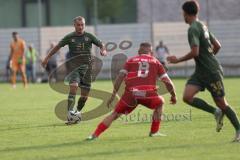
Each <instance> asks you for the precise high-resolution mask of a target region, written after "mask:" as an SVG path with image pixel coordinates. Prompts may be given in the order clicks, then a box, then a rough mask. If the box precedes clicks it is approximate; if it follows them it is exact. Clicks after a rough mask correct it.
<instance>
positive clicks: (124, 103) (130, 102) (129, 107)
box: [114, 91, 164, 114]
mask: <svg viewBox="0 0 240 160" xmlns="http://www.w3.org/2000/svg"><path fill="white" fill-rule="evenodd" d="M163 103H164V99H163V97H162V96H159V95H158V94H157V92H156V91H145V93H144V92H142V93H141V92H140V93H139V94H134V93H133V92H132V91H125V92H124V94H123V95H122V97H121V99H120V100H119V102H118V103H117V105H116V107H115V110H114V111H115V112H117V113H122V114H129V113H131V112H132V111H133V110H134V109H135V108H136V107H137V105H138V104H141V105H144V106H145V107H147V108H149V109H155V108H157V107H159V106H162V105H163Z"/></svg>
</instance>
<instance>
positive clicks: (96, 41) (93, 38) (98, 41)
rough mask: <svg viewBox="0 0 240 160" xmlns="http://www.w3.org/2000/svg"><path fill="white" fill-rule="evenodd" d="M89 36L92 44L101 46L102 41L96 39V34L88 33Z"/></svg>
mask: <svg viewBox="0 0 240 160" xmlns="http://www.w3.org/2000/svg"><path fill="white" fill-rule="evenodd" d="M89 36H90V38H91V40H92V43H93V44H95V45H96V46H98V47H101V46H102V41H101V40H100V39H98V38H97V37H96V36H94V35H92V34H89Z"/></svg>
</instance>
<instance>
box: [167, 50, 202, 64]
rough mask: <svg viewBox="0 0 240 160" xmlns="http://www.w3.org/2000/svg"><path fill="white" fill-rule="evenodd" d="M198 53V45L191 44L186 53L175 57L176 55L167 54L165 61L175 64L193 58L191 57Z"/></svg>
mask: <svg viewBox="0 0 240 160" xmlns="http://www.w3.org/2000/svg"><path fill="white" fill-rule="evenodd" d="M198 54H199V46H193V47H192V48H191V51H190V52H189V53H188V54H186V55H184V56H182V57H180V58H177V57H176V56H168V57H167V61H168V63H173V64H176V63H179V62H183V61H188V60H190V59H193V58H195V57H197V56H198Z"/></svg>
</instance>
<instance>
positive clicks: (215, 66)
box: [167, 0, 240, 142]
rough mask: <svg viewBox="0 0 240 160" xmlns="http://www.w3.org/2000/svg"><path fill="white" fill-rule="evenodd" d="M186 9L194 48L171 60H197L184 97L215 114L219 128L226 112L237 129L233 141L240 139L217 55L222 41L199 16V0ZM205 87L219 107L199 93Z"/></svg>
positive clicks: (191, 2) (184, 6)
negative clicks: (199, 96)
mask: <svg viewBox="0 0 240 160" xmlns="http://www.w3.org/2000/svg"><path fill="white" fill-rule="evenodd" d="M182 10H183V17H184V20H185V22H186V23H187V24H189V25H190V27H189V29H188V42H189V45H190V47H191V51H190V52H189V53H188V54H186V55H184V56H182V57H179V58H177V57H176V56H169V57H167V60H168V62H169V63H173V64H176V63H179V62H183V61H187V60H190V59H194V60H195V63H196V67H195V72H194V74H193V75H192V76H191V77H190V78H189V80H188V81H187V84H186V86H185V91H184V93H183V101H184V102H185V103H187V104H189V105H191V106H193V107H196V108H198V109H201V110H203V111H205V112H208V113H211V114H213V115H214V116H215V119H216V122H217V127H216V131H217V132H219V131H220V130H221V129H222V126H223V117H224V115H226V117H227V118H228V119H229V120H230V122H231V123H232V125H233V127H234V128H235V130H236V135H235V137H234V139H233V142H240V124H239V120H238V118H237V115H236V113H235V112H234V111H233V109H232V108H231V107H230V106H229V104H228V103H227V100H226V99H225V93H224V86H223V72H222V67H221V65H220V64H219V63H218V61H217V59H216V57H215V55H216V54H217V53H218V51H219V50H220V48H221V44H220V42H219V41H218V40H217V39H216V38H215V37H214V35H213V34H212V33H211V32H209V31H208V28H207V26H206V25H204V24H203V22H201V21H199V20H198V11H199V4H198V2H197V1H194V0H191V1H186V2H185V3H184V4H183V5H182ZM205 88H206V89H207V90H208V91H209V92H210V93H211V95H212V97H213V100H214V102H215V104H216V105H217V107H218V108H215V107H213V106H211V105H209V104H208V103H207V102H205V101H204V100H203V99H200V98H198V97H195V95H196V94H197V93H198V92H199V91H203V90H204V89H205Z"/></svg>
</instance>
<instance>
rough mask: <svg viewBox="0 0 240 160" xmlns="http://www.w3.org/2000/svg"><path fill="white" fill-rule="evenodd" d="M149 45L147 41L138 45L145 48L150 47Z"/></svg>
mask: <svg viewBox="0 0 240 160" xmlns="http://www.w3.org/2000/svg"><path fill="white" fill-rule="evenodd" d="M151 46H152V45H151V44H150V43H148V42H143V43H141V44H140V47H146V48H147V47H149V48H150V47H151Z"/></svg>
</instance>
